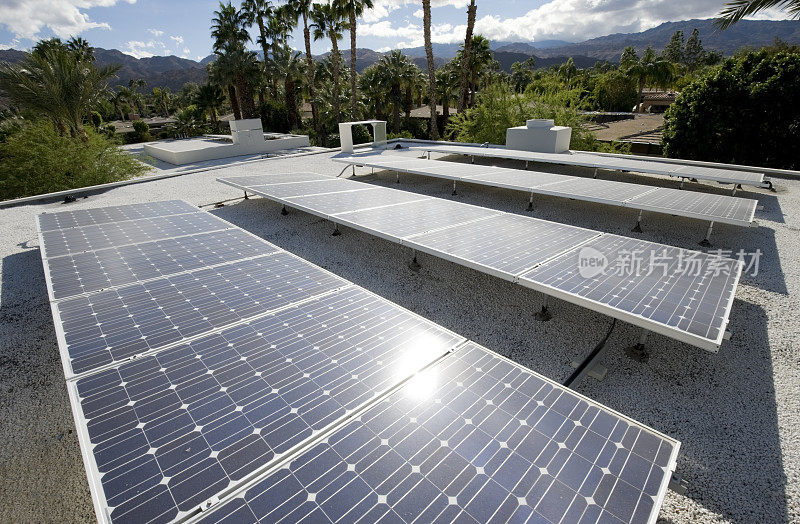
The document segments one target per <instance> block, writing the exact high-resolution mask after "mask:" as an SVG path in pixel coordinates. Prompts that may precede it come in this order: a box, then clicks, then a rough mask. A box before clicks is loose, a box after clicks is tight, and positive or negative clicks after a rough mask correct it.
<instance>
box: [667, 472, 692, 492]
mask: <svg viewBox="0 0 800 524" xmlns="http://www.w3.org/2000/svg"><path fill="white" fill-rule="evenodd" d="M669 489H671V490H672V491H674V492H675V493H677V494H678V495H685V494H686V490H687V489H689V483H688V482H686V481H685V480H684V479H683V477H682V476H681V474H680V473H678V472H674V473H672V477H670V479H669Z"/></svg>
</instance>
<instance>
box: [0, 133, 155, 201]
mask: <svg viewBox="0 0 800 524" xmlns="http://www.w3.org/2000/svg"><path fill="white" fill-rule="evenodd" d="M86 131H87V134H88V141H86V142H84V141H83V140H81V139H79V138H70V137H69V136H60V135H59V134H58V133H57V132H56V130H55V129H54V127H53V126H52V124H50V123H48V122H40V123H35V124H29V125H27V126H24V127H23V128H22V129H21V130H19V131H18V132H16V133H14V134H12V135H10V136H9V137H8V138H7V140H6V141H5V142H4V143H0V199H3V200H6V199H9V198H20V197H24V196H30V195H39V194H43V193H51V192H54V191H63V190H66V189H74V188H79V187H86V186H93V185H97V184H105V183H108V182H116V181H118V180H125V179H127V178H133V177H136V176H139V175H142V174H144V173H145V172H146V171H147V168H146V167H145V166H143V165H142V164H140V163H139V162H137V161H136V160H135V159H133V158H132V157H131V156H129V155H128V154H127V153H124V152H122V151H120V150H119V149H118V148H117V146H116V145H115V144H114V143H113V142H112V141H110V140H109V139H108V138H107V137H105V136H104V135H102V134H100V133H97V132H95V131H94V130H93V129H87V130H86Z"/></svg>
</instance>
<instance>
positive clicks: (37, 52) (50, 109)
mask: <svg viewBox="0 0 800 524" xmlns="http://www.w3.org/2000/svg"><path fill="white" fill-rule="evenodd" d="M59 43H60V41H59ZM117 71H119V67H118V66H104V67H100V68H98V67H97V66H96V65H95V64H94V61H93V60H91V59H89V58H88V57H87V56H86V54H84V53H81V52H75V51H72V50H70V49H68V48H67V47H66V46H64V45H63V44H61V45H51V46H48V47H47V48H39V49H34V51H33V52H31V53H29V54H27V55H25V57H24V58H23V59H22V61H21V62H19V63H18V64H8V63H3V64H0V90H2V91H4V92H5V95H6V96H7V97H8V98H9V99H11V102H12V103H13V104H15V105H16V106H17V107H19V108H20V109H25V110H28V111H31V112H34V113H39V114H41V115H43V116H45V117H46V118H49V119H50V120H51V121H52V122H53V125H55V127H56V129H57V130H58V132H59V133H60V134H61V135H66V134H67V133H69V134H70V135H71V136H72V137H80V138H81V139H82V140H84V141H87V140H88V139H89V137H88V135H87V134H86V131H85V130H84V128H83V123H84V121H85V120H86V119H87V118H89V115H90V113H91V111H92V110H93V109H94V108H95V107H97V105H98V104H99V103H100V102H101V101H102V100H103V99H105V98H106V96H107V94H108V92H109V91H108V80H109V79H110V78H111V77H113V76H114V75H115V74H116V73H117Z"/></svg>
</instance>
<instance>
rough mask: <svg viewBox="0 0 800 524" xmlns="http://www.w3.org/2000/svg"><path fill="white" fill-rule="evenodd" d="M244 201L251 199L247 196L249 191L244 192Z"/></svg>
mask: <svg viewBox="0 0 800 524" xmlns="http://www.w3.org/2000/svg"><path fill="white" fill-rule="evenodd" d="M244 199H245V200H250V197H249V196H247V191H245V192H244Z"/></svg>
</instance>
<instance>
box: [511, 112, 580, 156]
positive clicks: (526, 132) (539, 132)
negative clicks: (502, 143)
mask: <svg viewBox="0 0 800 524" xmlns="http://www.w3.org/2000/svg"><path fill="white" fill-rule="evenodd" d="M570 138H572V128H571V127H565V126H557V125H555V122H554V121H553V120H548V119H539V118H535V119H532V120H528V121H527V123H526V124H525V125H524V126H519V127H510V128H508V129H507V130H506V147H507V148H508V149H518V150H521V151H535V152H537V153H566V152H567V151H569V141H570Z"/></svg>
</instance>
